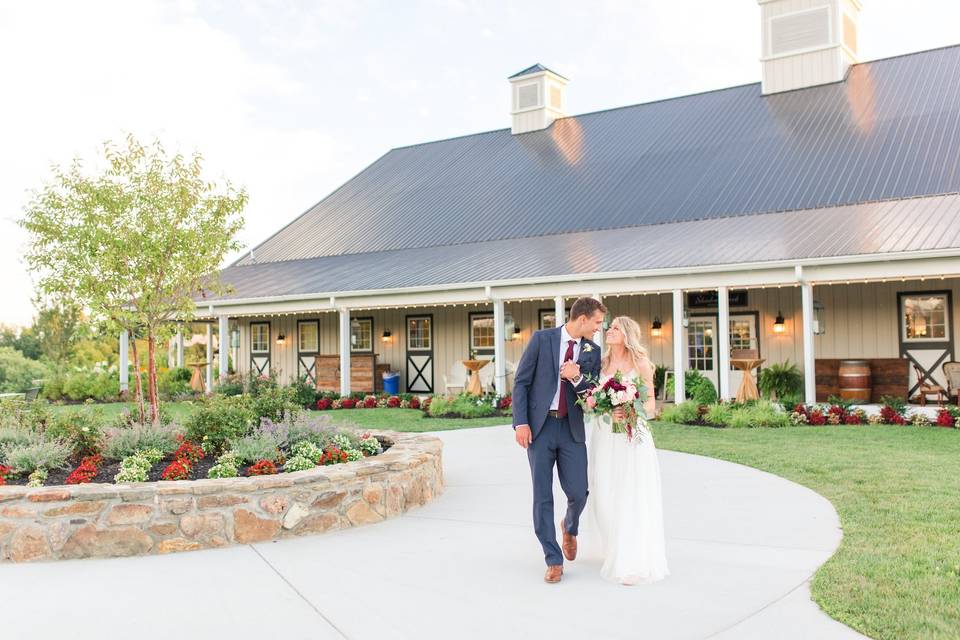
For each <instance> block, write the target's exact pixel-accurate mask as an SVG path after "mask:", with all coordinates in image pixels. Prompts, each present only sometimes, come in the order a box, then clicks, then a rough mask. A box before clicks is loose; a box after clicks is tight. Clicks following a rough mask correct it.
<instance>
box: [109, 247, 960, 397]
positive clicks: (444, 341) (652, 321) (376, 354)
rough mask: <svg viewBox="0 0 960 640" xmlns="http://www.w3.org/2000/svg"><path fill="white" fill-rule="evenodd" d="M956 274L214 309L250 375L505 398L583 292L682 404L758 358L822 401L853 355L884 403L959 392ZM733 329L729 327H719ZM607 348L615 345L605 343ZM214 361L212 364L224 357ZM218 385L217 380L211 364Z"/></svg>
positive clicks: (343, 298)
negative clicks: (637, 333)
mask: <svg viewBox="0 0 960 640" xmlns="http://www.w3.org/2000/svg"><path fill="white" fill-rule="evenodd" d="M957 274H960V259H958V258H954V257H937V256H931V257H925V258H915V259H904V260H880V259H876V260H870V261H861V262H858V263H853V264H851V263H845V262H842V261H836V262H834V263H826V264H824V263H822V262H821V263H819V264H816V263H812V262H808V263H794V264H789V265H784V264H779V265H769V264H767V265H737V266H736V267H735V268H728V269H726V270H718V269H716V268H714V269H712V270H711V269H706V268H703V269H697V268H693V269H689V270H686V272H684V273H670V272H667V270H664V272H661V273H646V274H617V275H608V274H596V275H595V276H591V277H585V276H581V277H580V278H579V279H577V280H573V279H571V278H553V279H552V281H541V282H512V283H511V282H499V283H490V284H487V285H483V286H479V287H478V286H452V287H446V288H433V289H423V290H418V291H410V290H407V291H382V292H375V293H367V292H358V293H356V294H350V295H345V294H340V295H336V296H323V297H322V298H321V297H319V296H306V297H303V298H304V299H249V300H225V301H222V302H219V303H215V304H213V305H208V306H207V307H206V308H205V309H204V311H205V313H204V314H203V315H204V319H206V320H208V321H209V322H210V324H209V325H208V326H209V327H210V331H211V333H212V332H213V331H214V328H216V333H217V335H224V336H227V335H230V334H231V333H232V335H233V338H232V339H231V341H230V342H228V343H227V344H230V345H231V349H233V353H234V355H233V361H234V362H235V363H236V369H237V371H238V372H240V373H251V372H252V373H256V374H267V373H273V374H275V375H277V376H278V378H279V379H280V380H281V381H284V382H292V381H293V380H295V379H297V378H299V377H301V376H306V377H307V378H308V379H309V380H310V381H311V382H313V383H314V384H316V385H317V386H318V388H321V389H324V390H329V391H336V392H339V393H340V394H349V393H351V392H356V391H362V392H371V393H372V392H374V391H380V390H381V389H382V374H383V372H384V371H388V370H392V371H396V372H398V373H399V376H400V380H399V391H400V392H408V393H416V394H424V395H425V394H435V393H439V394H442V393H457V392H459V391H462V390H463V389H464V387H465V386H466V385H467V384H468V380H467V378H466V372H465V369H464V367H463V364H462V363H463V361H465V360H477V361H480V362H481V364H483V365H484V366H482V368H481V369H480V378H481V381H482V387H483V390H484V391H485V392H491V393H496V394H498V395H505V394H507V393H509V392H510V389H511V386H512V374H513V370H514V368H515V366H516V364H517V363H518V362H519V359H520V356H521V354H522V352H523V349H524V348H525V346H526V344H527V342H528V340H529V339H530V336H531V335H532V333H533V332H534V331H536V330H538V329H544V328H550V327H553V326H555V323H556V321H557V318H558V317H560V316H561V314H563V315H564V316H565V314H566V312H567V310H568V308H569V305H570V304H571V303H572V301H573V300H574V299H575V298H576V297H578V296H580V295H591V296H594V297H596V298H599V299H601V300H602V301H603V302H604V303H605V304H606V305H607V306H608V308H609V311H610V317H611V318H612V317H614V316H617V315H629V316H630V317H632V318H634V319H636V320H637V321H638V322H639V323H640V325H641V328H642V330H643V341H644V344H645V346H646V347H647V349H648V350H649V352H650V356H651V359H652V360H653V362H654V363H655V364H657V365H660V366H663V367H665V368H666V369H668V370H669V371H670V373H669V375H670V376H671V377H672V378H673V379H674V380H675V382H674V386H675V394H674V395H673V396H672V397H680V398H682V397H684V389H683V386H684V385H683V382H684V375H683V374H684V372H685V371H686V370H688V369H695V370H697V371H699V372H700V373H701V374H702V375H704V376H705V377H707V378H709V379H710V380H711V381H712V382H713V383H714V385H715V387H716V389H717V391H718V396H719V397H720V398H724V399H733V398H735V397H736V395H737V390H738V388H739V386H740V384H741V381H742V376H744V375H746V374H744V373H743V372H742V371H741V370H739V369H738V368H736V367H735V366H733V364H735V363H732V362H731V360H732V355H733V356H736V355H737V353H738V352H742V350H754V351H755V352H756V355H757V357H758V359H759V360H762V362H761V363H760V365H759V369H762V368H763V367H768V366H770V365H771V364H774V363H783V362H787V361H789V362H791V363H795V364H797V366H798V367H799V369H800V371H801V372H802V374H803V380H804V385H803V394H802V396H803V399H804V400H805V401H806V402H808V403H813V402H817V401H825V400H826V399H827V397H829V396H830V395H836V394H838V393H839V390H840V388H839V384H838V380H837V367H838V363H839V362H840V361H843V360H865V361H867V363H868V365H870V366H871V367H873V369H874V370H875V371H876V373H875V374H874V377H873V381H875V382H877V384H875V385H873V387H872V389H871V392H870V393H871V397H870V400H871V401H873V402H877V401H879V396H880V395H887V394H889V395H900V396H901V397H904V398H911V399H916V398H917V392H918V390H919V384H920V383H921V382H923V383H925V384H936V385H939V386H941V387H942V388H943V389H944V390H946V389H947V387H948V386H950V387H953V386H954V385H951V384H950V381H949V380H947V379H946V378H945V376H944V373H943V370H942V365H943V364H944V363H945V362H949V361H952V360H954V358H955V349H954V340H953V336H954V335H955V333H956V331H957V330H960V324H958V320H957V317H956V315H957V314H956V313H955V312H954V307H953V300H954V297H955V295H956V294H957V293H960V292H957V291H956V290H957V289H958V286H960V278H958V275H957ZM723 326H727V327H729V330H728V331H719V330H718V328H719V327H723ZM677 328H679V330H677ZM597 341H598V342H599V343H600V344H601V346H602V339H601V337H600V336H597ZM216 352H217V353H216V358H217V360H218V361H219V363H220V371H227V367H228V361H229V357H228V355H227V351H226V350H222V349H217V350H216ZM209 355H210V357H209V358H208V361H210V362H213V360H214V357H215V354H214V353H213V351H211V352H210V354H209ZM483 361H487V362H486V363H484V362H483ZM759 369H751V370H750V375H751V376H756V375H757V373H758V370H759ZM122 370H123V367H121V371H122ZM342 372H349V375H341V373H342ZM918 373H919V376H918ZM207 377H208V378H209V379H210V382H211V385H212V386H215V385H216V383H217V381H216V380H214V379H213V376H212V366H211V367H209V368H208V371H207ZM929 397H930V400H931V401H932V402H934V403H936V397H935V395H931V396H929Z"/></svg>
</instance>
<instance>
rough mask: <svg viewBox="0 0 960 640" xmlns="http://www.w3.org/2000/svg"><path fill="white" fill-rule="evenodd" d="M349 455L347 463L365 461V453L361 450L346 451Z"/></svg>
mask: <svg viewBox="0 0 960 640" xmlns="http://www.w3.org/2000/svg"><path fill="white" fill-rule="evenodd" d="M344 453H346V454H347V462H356V461H357V460H363V452H362V451H360V450H359V449H347V450H346V451H344Z"/></svg>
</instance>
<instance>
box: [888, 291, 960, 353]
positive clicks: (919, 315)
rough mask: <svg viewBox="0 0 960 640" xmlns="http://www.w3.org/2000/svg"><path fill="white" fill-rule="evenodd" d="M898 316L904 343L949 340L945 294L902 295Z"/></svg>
mask: <svg viewBox="0 0 960 640" xmlns="http://www.w3.org/2000/svg"><path fill="white" fill-rule="evenodd" d="M900 315H901V319H902V322H901V325H902V331H903V335H902V338H903V341H904V342H923V341H938V342H940V341H945V340H949V339H950V327H949V325H948V322H947V294H945V293H933V294H919V293H918V294H909V295H903V296H901V298H900Z"/></svg>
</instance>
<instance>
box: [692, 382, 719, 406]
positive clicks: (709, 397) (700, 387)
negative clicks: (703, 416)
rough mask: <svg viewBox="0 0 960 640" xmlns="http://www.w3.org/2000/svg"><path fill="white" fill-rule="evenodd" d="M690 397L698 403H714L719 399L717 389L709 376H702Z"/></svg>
mask: <svg viewBox="0 0 960 640" xmlns="http://www.w3.org/2000/svg"><path fill="white" fill-rule="evenodd" d="M690 397H692V398H693V401H694V402H696V403H697V404H702V405H706V404H713V403H715V402H716V401H717V389H716V387H714V386H713V383H712V382H710V379H709V378H704V377H701V378H700V379H699V380H698V381H697V382H696V383H695V386H694V387H693V389H691V390H690Z"/></svg>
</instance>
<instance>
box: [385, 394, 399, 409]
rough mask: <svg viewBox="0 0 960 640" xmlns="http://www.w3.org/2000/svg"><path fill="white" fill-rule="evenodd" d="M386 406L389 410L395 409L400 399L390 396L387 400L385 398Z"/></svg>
mask: <svg viewBox="0 0 960 640" xmlns="http://www.w3.org/2000/svg"><path fill="white" fill-rule="evenodd" d="M387 406H388V407H390V408H391V409H396V408H397V407H399V406H400V398H398V397H397V396H390V397H389V398H387Z"/></svg>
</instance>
